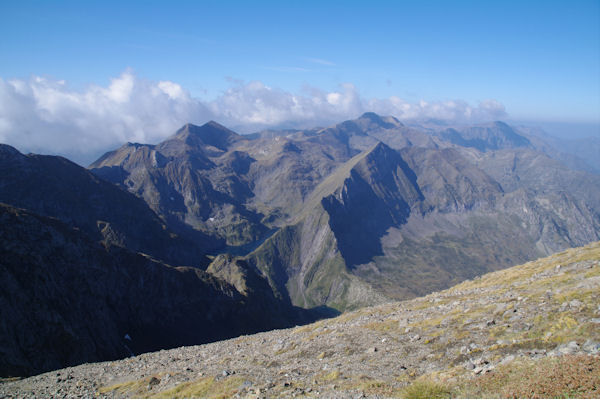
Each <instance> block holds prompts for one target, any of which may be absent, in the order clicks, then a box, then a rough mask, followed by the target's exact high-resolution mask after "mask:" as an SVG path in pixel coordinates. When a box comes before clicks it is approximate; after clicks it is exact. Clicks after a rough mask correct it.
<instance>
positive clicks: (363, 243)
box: [321, 170, 410, 268]
mask: <svg viewBox="0 0 600 399" xmlns="http://www.w3.org/2000/svg"><path fill="white" fill-rule="evenodd" d="M349 193H350V194H351V195H349ZM340 196H341V197H342V198H339V197H336V196H335V195H330V196H328V197H325V198H323V200H322V201H321V204H322V205H323V207H324V208H325V210H326V211H327V213H328V214H329V225H330V227H331V229H332V231H333V232H334V234H335V238H336V239H337V242H338V247H339V250H340V252H341V254H342V257H343V258H344V260H345V261H346V264H347V266H348V267H350V268H352V267H353V266H356V265H361V264H364V263H367V262H370V261H371V259H373V257H374V256H378V255H383V250H382V247H381V237H382V236H383V235H384V234H385V233H386V231H387V230H388V229H389V228H390V227H392V226H395V225H399V224H403V223H406V220H407V219H408V216H409V214H410V206H409V205H408V204H407V203H406V201H404V200H402V199H397V201H395V203H393V204H389V203H387V202H386V201H385V199H384V198H381V197H380V196H378V195H377V194H376V193H375V192H374V191H373V188H372V186H371V185H369V184H368V183H367V182H366V181H364V180H363V178H362V177H361V176H360V175H359V174H358V173H357V172H356V171H354V170H353V171H351V174H350V178H348V179H347V180H346V182H345V186H344V188H343V189H342V190H341V192H340ZM390 205H391V206H390Z"/></svg>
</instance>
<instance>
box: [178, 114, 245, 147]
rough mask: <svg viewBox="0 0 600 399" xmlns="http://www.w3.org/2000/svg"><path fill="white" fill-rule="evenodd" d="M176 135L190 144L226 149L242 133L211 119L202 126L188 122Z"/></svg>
mask: <svg viewBox="0 0 600 399" xmlns="http://www.w3.org/2000/svg"><path fill="white" fill-rule="evenodd" d="M174 137H175V138H178V139H180V140H183V141H185V142H186V143H187V144H190V145H210V146H213V147H216V148H218V149H220V150H223V151H226V150H227V147H229V144H231V143H232V142H233V141H236V140H237V139H238V138H239V137H240V135H239V134H237V133H236V132H234V131H232V130H230V129H227V128H226V127H225V126H223V125H221V124H219V123H217V122H215V121H209V122H207V123H205V124H204V125H202V126H197V125H194V124H191V123H187V124H185V125H183V127H182V128H181V129H179V130H178V131H177V132H176V133H175V136H174Z"/></svg>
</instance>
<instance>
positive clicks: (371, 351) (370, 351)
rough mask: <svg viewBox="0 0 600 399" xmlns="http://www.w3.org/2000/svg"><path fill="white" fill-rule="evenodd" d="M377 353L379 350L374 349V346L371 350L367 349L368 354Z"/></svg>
mask: <svg viewBox="0 0 600 399" xmlns="http://www.w3.org/2000/svg"><path fill="white" fill-rule="evenodd" d="M375 352H377V348H376V347H374V346H372V347H370V348H369V349H367V353H375Z"/></svg>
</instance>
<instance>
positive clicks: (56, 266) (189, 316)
mask: <svg viewBox="0 0 600 399" xmlns="http://www.w3.org/2000/svg"><path fill="white" fill-rule="evenodd" d="M247 274H249V275H245V276H242V277H241V278H240V279H239V280H238V281H232V282H233V283H234V284H229V283H227V282H226V281H225V280H227V279H228V278H227V276H223V274H222V273H215V275H218V276H219V277H222V278H217V277H214V276H213V275H211V274H209V273H207V272H204V271H202V270H199V269H196V268H189V267H171V266H168V265H166V264H164V263H161V262H159V261H157V260H154V259H152V258H150V257H148V256H145V255H141V254H137V253H133V252H130V251H128V250H125V249H123V248H118V247H110V248H105V247H103V246H101V245H98V244H96V243H94V242H92V241H91V240H89V239H88V238H87V237H86V236H85V235H84V234H83V233H82V232H81V231H80V230H78V229H73V228H71V227H69V226H67V225H65V224H63V223H62V222H60V221H59V220H57V219H53V218H47V217H43V216H38V215H36V214H33V213H31V212H29V211H25V210H22V209H17V208H13V207H10V206H8V205H4V204H0V285H1V286H2V290H1V292H0V306H1V308H2V318H0V354H1V356H0V375H3V376H11V375H12V376H15V375H28V374H33V373H39V372H42V371H47V370H52V369H56V368H62V367H66V366H72V365H76V364H80V363H84V362H93V361H100V360H110V359H118V358H123V357H126V356H129V355H131V354H139V353H142V352H148V351H155V350H159V349H165V348H173V347H177V346H182V345H194V344H200V343H205V342H210V341H215V340H219V339H224V338H228V337H234V336H237V335H240V334H246V333H251V332H257V331H264V330H269V329H273V328H281V327H286V326H291V325H295V324H298V323H300V322H302V321H308V320H311V317H312V316H311V315H309V314H308V313H307V312H305V311H303V310H300V309H294V308H292V307H291V306H289V305H288V304H287V303H285V302H282V301H278V300H276V299H275V298H274V297H273V295H272V293H271V291H270V289H269V288H268V284H267V283H266V282H264V281H263V280H262V279H261V278H260V277H259V276H257V275H252V272H248V273H247ZM229 280H231V279H229ZM240 284H243V287H242V286H240ZM236 286H237V288H238V289H239V290H238V289H236ZM266 309H268V311H265V310H266Z"/></svg>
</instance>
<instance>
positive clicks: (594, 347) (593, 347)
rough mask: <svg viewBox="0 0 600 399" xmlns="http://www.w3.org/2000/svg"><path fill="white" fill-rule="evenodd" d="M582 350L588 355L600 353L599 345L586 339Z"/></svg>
mask: <svg viewBox="0 0 600 399" xmlns="http://www.w3.org/2000/svg"><path fill="white" fill-rule="evenodd" d="M582 349H583V350H584V351H586V352H588V353H591V354H593V355H596V354H598V353H599V352H600V343H598V342H594V341H592V340H591V339H588V340H587V341H585V343H584V344H583V346H582Z"/></svg>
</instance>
